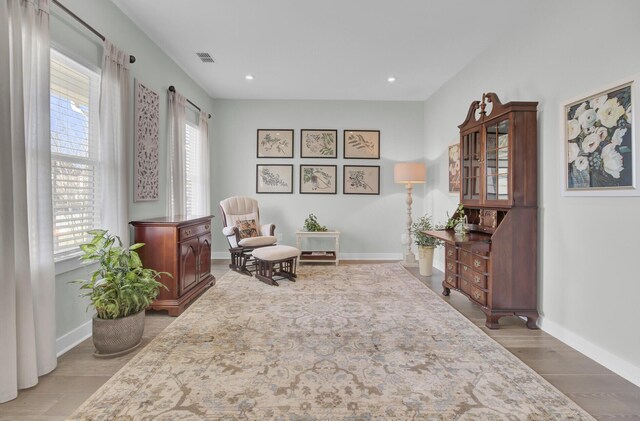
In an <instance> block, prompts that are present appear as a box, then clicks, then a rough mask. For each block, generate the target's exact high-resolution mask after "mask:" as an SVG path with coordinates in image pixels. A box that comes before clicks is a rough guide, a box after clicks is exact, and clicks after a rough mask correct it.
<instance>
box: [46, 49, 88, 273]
mask: <svg viewBox="0 0 640 421" xmlns="http://www.w3.org/2000/svg"><path fill="white" fill-rule="evenodd" d="M99 95H100V76H99V75H98V74H97V73H96V72H93V71H91V70H89V69H87V68H86V67H84V66H82V65H80V64H79V63H77V62H75V61H73V60H71V59H70V58H68V57H66V56H64V55H62V54H61V53H59V52H57V51H55V50H51V86H50V101H51V181H52V195H53V251H54V258H55V260H56V261H60V260H64V259H67V258H69V257H71V256H74V255H77V254H78V253H79V249H78V246H79V245H80V244H82V243H85V242H87V240H88V239H89V235H88V234H87V231H88V230H90V229H93V228H95V227H98V226H99V225H100V203H99V200H100V195H99V176H98V175H99V161H98V155H99V151H98V130H99V129H98V107H99V105H98V101H99Z"/></svg>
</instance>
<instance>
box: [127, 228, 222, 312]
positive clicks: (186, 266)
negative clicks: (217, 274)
mask: <svg viewBox="0 0 640 421" xmlns="http://www.w3.org/2000/svg"><path fill="white" fill-rule="evenodd" d="M211 218H212V216H204V217H199V218H184V217H182V216H173V217H162V218H154V219H146V220H142V221H132V222H130V224H131V225H133V228H134V238H135V240H134V241H135V242H136V243H145V246H144V247H142V248H140V249H138V253H139V254H140V259H141V260H142V264H143V265H144V266H145V267H148V268H151V269H155V270H157V271H159V272H168V273H170V274H171V276H167V275H161V276H160V279H159V281H160V282H162V283H163V284H164V285H165V286H166V287H167V289H164V288H161V289H160V294H159V295H158V297H157V298H156V300H155V301H154V302H153V304H152V305H151V308H152V309H154V310H167V311H168V313H169V315H170V316H179V315H180V314H181V313H182V311H183V310H184V309H185V307H186V306H187V305H188V304H189V303H190V302H191V301H193V300H195V299H196V298H197V297H198V296H199V295H200V293H202V292H203V291H204V290H205V289H206V288H207V287H209V286H211V285H213V284H214V283H215V278H214V277H213V275H212V274H211Z"/></svg>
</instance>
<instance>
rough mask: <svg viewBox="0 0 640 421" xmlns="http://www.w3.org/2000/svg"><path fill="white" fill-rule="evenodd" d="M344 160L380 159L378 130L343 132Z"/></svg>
mask: <svg viewBox="0 0 640 421" xmlns="http://www.w3.org/2000/svg"><path fill="white" fill-rule="evenodd" d="M343 138H344V148H343V154H344V158H345V159H380V130H345V131H344V136H343Z"/></svg>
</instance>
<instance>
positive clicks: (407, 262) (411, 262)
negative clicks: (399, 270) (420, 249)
mask: <svg viewBox="0 0 640 421" xmlns="http://www.w3.org/2000/svg"><path fill="white" fill-rule="evenodd" d="M400 264H401V265H402V266H404V267H416V266H418V263H417V262H416V255H415V254H413V253H412V252H409V253H405V255H404V260H403V261H402V262H400Z"/></svg>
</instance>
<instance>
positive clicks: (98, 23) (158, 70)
mask: <svg viewBox="0 0 640 421" xmlns="http://www.w3.org/2000/svg"><path fill="white" fill-rule="evenodd" d="M63 4H64V5H65V6H66V7H68V8H69V9H70V10H72V11H73V12H74V13H75V14H77V15H78V16H79V17H80V18H82V19H83V20H85V21H86V22H88V23H89V24H90V25H91V26H93V27H94V28H96V29H97V30H98V31H99V32H101V33H102V34H103V35H105V36H106V37H107V38H109V39H110V40H111V41H112V42H113V43H114V44H116V45H118V46H119V47H120V48H122V49H123V50H125V51H127V52H128V53H129V54H133V55H135V56H136V59H137V60H136V62H135V63H134V64H132V65H131V67H130V73H131V76H132V79H131V108H130V109H131V113H132V114H131V116H132V118H131V121H132V124H133V95H134V88H133V80H134V78H138V79H140V81H141V82H143V83H144V84H145V85H146V86H148V87H149V88H151V89H153V90H154V91H156V92H157V93H158V94H159V95H160V139H159V141H160V171H159V176H160V186H159V192H160V198H159V200H158V201H153V202H139V203H134V202H133V200H131V202H130V206H129V217H130V219H131V220H134V219H143V218H152V217H157V216H163V215H164V214H165V202H166V200H167V194H168V191H167V188H166V185H167V172H166V150H167V108H168V103H167V101H168V100H167V89H168V87H169V86H170V85H175V86H176V88H177V89H178V90H179V91H180V92H181V93H182V94H184V95H185V96H186V97H187V98H189V99H191V100H192V101H193V102H195V103H196V104H198V105H199V106H201V107H202V108H203V109H204V110H206V111H209V112H210V110H211V108H212V103H213V101H212V100H211V98H210V97H209V95H208V94H207V93H206V92H205V91H203V90H202V89H201V88H200V87H199V86H198V85H197V84H196V83H195V82H194V81H193V80H192V79H191V78H190V77H189V76H188V75H187V74H186V73H185V72H184V71H182V69H180V67H178V65H177V64H176V63H175V62H173V61H172V59H171V58H170V57H168V56H167V55H166V54H165V53H164V52H162V50H160V48H158V46H156V45H155V44H154V43H153V41H151V40H150V39H149V38H148V37H147V36H146V35H145V34H144V33H143V32H142V31H140V29H138V27H137V26H135V25H134V24H133V22H131V21H130V20H129V18H127V17H126V15H124V14H123V13H122V12H121V11H120V9H118V8H117V7H116V6H115V5H114V4H113V3H112V2H110V1H105V0H65V1H64V2H63ZM51 11H52V13H51V14H52V17H51V37H52V43H53V45H54V46H56V47H59V48H61V49H63V50H64V52H65V53H67V54H71V55H73V56H74V58H76V59H78V60H80V61H82V62H83V63H84V64H85V65H88V66H97V67H98V68H99V66H100V63H101V59H102V49H101V41H100V40H99V38H97V37H96V36H94V35H93V34H91V33H90V32H89V31H88V30H86V29H84V28H83V27H81V26H80V25H78V24H77V23H76V22H75V21H74V20H72V19H71V18H70V17H68V15H67V14H65V13H64V12H62V11H60V9H59V8H58V7H57V6H55V5H53V4H52V5H51ZM210 131H211V133H212V129H210ZM130 133H132V137H131V140H132V141H133V125H132V127H131V130H130ZM210 136H212V134H210ZM129 148H130V149H129V153H130V162H129V168H130V171H131V169H132V168H133V143H132V144H131V145H130V147H129ZM131 174H132V173H130V175H131ZM131 185H132V177H130V186H131ZM131 197H133V193H131ZM87 273H88V269H87V268H83V269H78V270H74V271H71V272H66V273H64V274H61V275H58V276H57V277H56V326H57V328H56V330H57V332H56V334H57V337H58V349H59V351H60V350H63V349H65V348H67V347H68V346H70V345H73V344H74V343H75V342H76V341H77V340H79V339H82V338H83V337H86V335H87V334H90V332H91V331H90V320H91V312H90V311H89V312H87V311H86V304H87V302H86V301H85V300H83V299H80V298H78V292H79V290H78V286H77V285H74V284H69V281H71V280H74V279H80V278H85V277H86V276H87Z"/></svg>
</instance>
